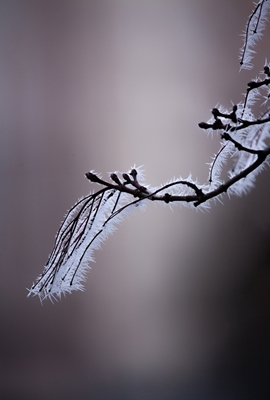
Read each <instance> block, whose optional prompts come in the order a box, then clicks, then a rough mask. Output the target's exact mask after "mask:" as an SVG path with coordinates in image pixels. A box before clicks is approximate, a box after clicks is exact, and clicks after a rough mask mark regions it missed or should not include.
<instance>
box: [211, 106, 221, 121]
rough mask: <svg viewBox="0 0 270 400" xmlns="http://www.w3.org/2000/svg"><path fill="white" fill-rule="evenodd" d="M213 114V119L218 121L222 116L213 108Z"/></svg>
mask: <svg viewBox="0 0 270 400" xmlns="http://www.w3.org/2000/svg"><path fill="white" fill-rule="evenodd" d="M212 114H213V117H214V118H215V119H216V118H217V117H218V116H219V115H220V112H219V110H218V109H217V108H213V110H212Z"/></svg>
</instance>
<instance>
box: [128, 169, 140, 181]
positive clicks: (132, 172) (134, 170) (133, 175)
mask: <svg viewBox="0 0 270 400" xmlns="http://www.w3.org/2000/svg"><path fill="white" fill-rule="evenodd" d="M137 174H138V172H137V171H136V169H134V168H133V169H132V170H131V171H130V173H129V175H131V176H132V178H133V179H136V176H137Z"/></svg>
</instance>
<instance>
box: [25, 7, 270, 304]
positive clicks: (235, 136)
mask: <svg viewBox="0 0 270 400" xmlns="http://www.w3.org/2000/svg"><path fill="white" fill-rule="evenodd" d="M269 9H270V0H262V1H260V2H258V3H257V5H256V6H255V9H254V11H253V12H252V14H251V16H250V17H249V19H248V22H247V26H246V31H245V35H244V46H243V48H242V53H241V54H242V56H241V61H240V64H241V68H249V67H250V61H251V59H252V56H251V52H252V50H251V48H252V47H253V46H254V44H255V42H256V41H257V40H258V39H259V38H260V37H261V36H262V31H263V29H264V25H265V21H266V14H267V12H268V11H269ZM261 74H263V75H264V77H263V78H262V79H259V78H256V79H255V80H252V81H250V82H249V83H248V84H247V89H246V93H245V96H244V100H243V102H240V103H239V104H237V105H236V104H234V105H233V107H232V109H231V110H226V109H224V108H222V107H221V106H220V107H215V108H213V109H212V115H211V118H210V120H209V121H208V122H200V123H199V127H200V128H201V129H203V130H206V131H207V132H209V131H210V132H213V131H214V132H217V133H218V134H219V135H220V138H221V147H220V150H219V151H218V152H217V154H216V155H215V156H214V157H213V159H212V162H211V163H210V173H209V179H208V182H207V183H205V184H203V185H201V184H199V183H198V182H197V181H193V180H192V178H191V177H189V178H187V179H183V178H181V177H180V178H179V179H173V180H171V181H170V182H167V183H165V184H163V185H161V186H160V187H157V188H151V186H149V185H146V184H145V183H144V176H143V172H142V171H141V169H140V168H136V167H134V168H132V169H131V171H130V172H128V173H123V174H119V173H117V172H114V173H112V174H110V176H109V179H108V180H104V179H103V178H101V177H100V176H99V175H98V174H96V173H95V172H94V171H90V172H87V173H86V174H85V176H86V178H87V179H88V180H89V181H90V182H92V183H96V184H98V185H100V186H101V188H100V190H98V191H97V192H94V193H91V194H89V195H88V196H86V197H84V198H82V199H80V200H79V201H78V202H77V203H76V204H75V205H74V206H73V207H72V208H71V209H70V210H69V211H68V213H67V215H66V217H65V219H64V221H63V223H62V225H61V227H60V229H59V231H58V233H57V236H56V239H55V243H54V246H53V250H52V253H51V255H50V256H49V259H48V262H47V264H46V266H45V269H44V272H43V273H42V274H41V275H40V276H39V277H38V279H37V281H36V282H35V283H34V284H33V285H32V287H31V289H30V290H29V294H28V296H30V295H33V296H38V297H39V298H40V300H41V301H43V300H44V299H45V298H49V299H51V300H53V299H55V298H58V297H61V295H62V294H66V293H70V292H71V291H73V290H83V288H84V286H83V282H84V280H85V274H86V271H87V270H88V269H89V263H90V262H91V261H94V258H93V252H94V250H96V249H98V248H99V247H100V245H101V244H102V243H103V242H104V240H106V239H107V237H108V236H109V235H110V234H112V233H113V232H114V231H115V229H116V225H117V224H118V223H119V222H121V221H122V220H123V218H124V217H126V216H127V215H128V214H130V213H131V212H133V211H134V210H135V209H137V208H144V207H145V206H146V204H147V203H149V202H153V201H157V202H160V203H162V202H163V203H165V204H170V205H171V204H184V205H189V206H192V207H200V208H203V207H209V204H210V202H211V201H212V200H216V199H220V197H221V196H222V195H224V194H225V193H227V194H228V195H231V194H236V195H242V194H243V193H246V192H247V191H248V190H249V189H250V188H251V187H252V185H253V183H254V180H255V178H256V176H257V174H258V173H259V172H260V171H261V170H262V168H263V167H264V166H265V165H267V164H268V159H269V157H268V156H269V154H270V147H269V139H270V107H269V106H268V107H266V108H265V110H264V112H263V114H261V115H260V116H255V112H254V110H255V109H256V107H255V106H256V105H257V102H258V101H261V100H264V101H263V102H262V105H264V106H265V105H267V104H268V101H269V98H270V91H269V87H268V86H269V84H270V65H268V64H267V63H266V64H265V65H264V69H263V72H262V73H261ZM228 160H230V161H232V162H233V168H232V170H226V161H228ZM224 173H225V174H227V175H225V176H227V178H225V180H224V179H221V176H222V177H224Z"/></svg>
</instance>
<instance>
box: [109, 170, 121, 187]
mask: <svg viewBox="0 0 270 400" xmlns="http://www.w3.org/2000/svg"><path fill="white" fill-rule="evenodd" d="M111 180H113V181H114V182H115V183H117V185H122V183H121V181H120V180H119V178H118V176H117V175H116V174H115V173H112V174H111Z"/></svg>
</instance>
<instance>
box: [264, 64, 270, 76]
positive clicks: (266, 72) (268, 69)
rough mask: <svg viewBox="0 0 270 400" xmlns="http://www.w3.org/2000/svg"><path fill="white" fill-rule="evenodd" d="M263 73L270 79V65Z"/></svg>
mask: <svg viewBox="0 0 270 400" xmlns="http://www.w3.org/2000/svg"><path fill="white" fill-rule="evenodd" d="M263 71H264V73H265V75H267V76H269V77H270V68H269V67H268V65H266V66H265V67H264V69H263Z"/></svg>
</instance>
